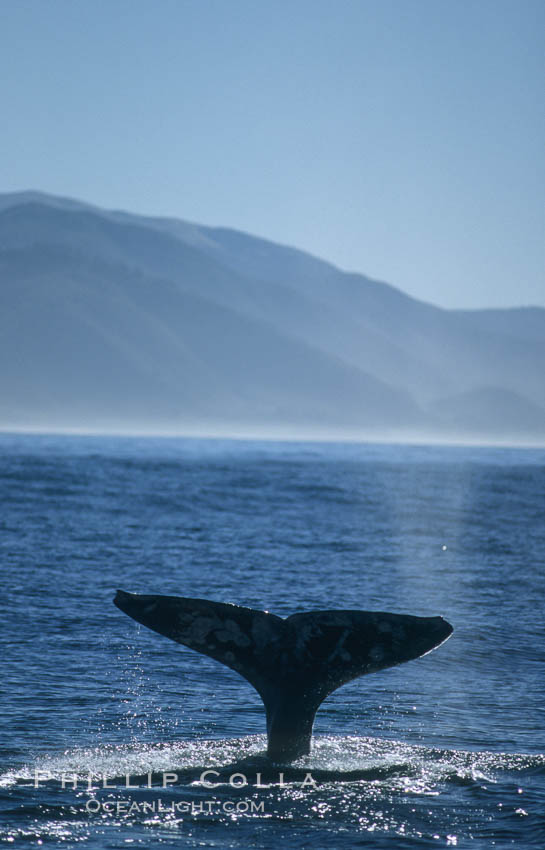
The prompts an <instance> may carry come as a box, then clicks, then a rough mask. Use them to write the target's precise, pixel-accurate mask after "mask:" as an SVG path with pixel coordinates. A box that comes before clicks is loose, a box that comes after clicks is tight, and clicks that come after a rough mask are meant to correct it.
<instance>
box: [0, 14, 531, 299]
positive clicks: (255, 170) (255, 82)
mask: <svg viewBox="0 0 545 850" xmlns="http://www.w3.org/2000/svg"><path fill="white" fill-rule="evenodd" d="M0 12H1V16H0V92H1V104H2V114H1V119H2V131H1V134H0V150H1V158H0V171H1V173H0V177H1V179H0V191H14V190H18V189H27V188H34V189H41V190H44V191H48V192H52V193H56V194H62V195H68V196H72V197H76V198H80V199H82V200H87V201H91V202H93V203H97V204H99V205H103V206H106V207H115V208H122V209H128V210H130V211H134V212H142V213H151V214H160V215H170V216H177V217H180V218H185V219H188V220H190V221H198V222H201V223H204V224H212V225H216V224H217V225H224V226H229V227H234V228H237V229H241V230H245V231H247V232H250V233H254V234H258V235H261V236H265V237H267V238H270V239H272V240H274V241H278V242H283V243H288V244H292V245H295V246H297V247H300V248H303V249H305V250H308V251H310V252H311V253H314V254H316V255H318V256H321V257H323V258H325V259H328V260H330V261H332V262H334V263H336V264H337V265H339V266H340V267H342V268H344V269H348V270H353V271H360V272H363V273H365V274H368V275H370V276H372V277H376V278H378V279H381V280H386V281H388V282H390V283H392V284H394V285H396V286H398V287H400V288H401V289H403V290H404V291H406V292H408V293H410V294H412V295H414V296H416V297H418V298H422V299H424V300H428V301H432V302H434V303H436V304H439V305H442V306H447V307H486V306H511V305H523V304H541V305H545V274H544V271H545V233H544V227H543V222H544V203H543V200H544V188H545V174H544V172H545V167H544V155H543V154H544V142H545V126H544V125H545V118H544V99H545V98H544V94H543V90H544V79H545V73H544V71H545V67H544V66H545V60H544V55H545V50H544V47H545V44H544V33H545V2H544V0H509V2H505V0H456V2H451V0H372V2H371V0H354V1H353V2H352V1H351V0H291V2H285V0H275V2H274V3H273V2H269V0H153V2H148V0H0Z"/></svg>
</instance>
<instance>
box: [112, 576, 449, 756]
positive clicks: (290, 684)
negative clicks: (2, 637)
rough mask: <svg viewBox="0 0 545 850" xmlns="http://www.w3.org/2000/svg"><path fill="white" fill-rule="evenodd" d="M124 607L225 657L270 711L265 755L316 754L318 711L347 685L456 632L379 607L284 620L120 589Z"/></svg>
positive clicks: (146, 622)
mask: <svg viewBox="0 0 545 850" xmlns="http://www.w3.org/2000/svg"><path fill="white" fill-rule="evenodd" d="M114 603H115V604H116V605H117V607H118V608H120V609H121V611H124V612H125V614H128V615H129V616H130V617H132V618H133V619H135V620H137V621H138V622H139V623H142V624H143V625H144V626H147V627H148V628H150V629H153V630H154V631H156V632H159V634H162V635H165V636H166V637H169V638H171V639H172V640H175V641H177V642H178V643H181V644H183V645H184V646H188V647H190V649H195V650H197V651H198V652H202V653H204V655H209V656H210V657H211V658H215V659H216V661H221V662H222V664H226V665H227V667H231V669H232V670H236V672H237V673H240V675H241V676H244V678H245V679H247V680H248V682H250V684H251V685H253V687H254V688H255V689H256V691H257V692H258V694H259V695H260V697H261V699H262V700H263V703H264V705H265V710H266V713H267V738H268V747H267V755H268V756H269V757H270V758H272V759H274V760H276V761H291V760H292V759H295V758H298V757H299V756H302V755H306V754H307V753H309V752H310V739H311V735H312V725H313V723H314V715H315V714H316V711H317V709H318V706H319V705H320V703H322V702H323V700H324V699H325V698H326V697H327V696H328V695H329V694H330V693H332V692H333V691H334V690H336V689H337V688H339V687H340V686H341V685H344V684H346V682H350V681H351V680H352V679H356V678H357V677H358V676H364V675H365V674H367V673H375V672H376V671H377V670H383V669H384V668H385V667H393V666H395V665H396V664H401V663H403V662H404V661H410V660H412V659H413V658H419V657H420V656H421V655H425V654H426V653H428V652H430V651H431V650H432V649H435V647H437V646H439V645H440V644H441V643H443V641H445V640H446V639H447V638H448V637H450V635H451V634H452V626H451V625H450V624H449V623H447V622H446V620H443V618H442V617H413V616H410V615H408V614H388V613H382V612H378V611H309V612H308V613H304V614H292V615H291V617H287V618H286V619H282V618H281V617H277V616H276V615H275V614H270V613H269V612H268V611H256V610H254V609H252V608H243V607H242V606H239V605H230V604H226V603H224V602H210V601H209V600H207V599H185V598H183V597H180V596H147V595H140V594H136V593H125V591H123V590H118V591H117V594H116V597H115V599H114Z"/></svg>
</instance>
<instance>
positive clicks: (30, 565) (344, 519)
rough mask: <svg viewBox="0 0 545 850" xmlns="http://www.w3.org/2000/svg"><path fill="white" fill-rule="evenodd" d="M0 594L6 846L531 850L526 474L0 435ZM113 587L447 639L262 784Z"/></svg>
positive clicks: (542, 757)
mask: <svg viewBox="0 0 545 850" xmlns="http://www.w3.org/2000/svg"><path fill="white" fill-rule="evenodd" d="M0 572H1V578H2V594H1V597H0V606H1V609H0V610H1V617H0V655H1V659H2V664H1V672H2V675H1V682H2V686H1V694H0V718H1V720H0V723H1V737H0V840H1V841H3V842H6V844H8V845H13V846H25V847H26V846H39V845H44V846H48V847H57V846H58V847H65V848H68V847H80V846H81V847H88V848H101V850H102V848H122V847H123V848H125V847H127V846H131V845H133V846H137V845H138V846H143V847H149V846H152V845H153V846H155V845H161V846H164V847H216V848H223V847H255V848H276V847H279V846H284V845H288V846H290V847H294V848H303V847H324V846H332V847H336V848H345V847H347V848H348V847H366V848H374V847H377V848H382V847H391V848H404V847H407V848H412V847H414V848H420V847H441V846H451V847H454V846H456V847H471V848H475V850H480V848H490V847H495V848H501V847H515V848H540V850H541V848H543V847H545V704H544V695H545V690H544V684H545V675H544V674H545V452H544V451H542V450H530V449H526V450H515V449H497V448H462V447H449V448H446V447H425V446H420V447H418V446H412V447H411V446H388V445H381V446H378V445H349V444H344V445H341V444H319V443H292V444H290V443H274V442H244V441H235V440H233V441H227V440H225V441H220V440H182V439H152V438H149V439H143V438H142V439H140V438H106V437H76V436H71V437H69V436H64V437H59V436H36V435H33V436H31V435H26V436H25V435H18V436H15V435H9V434H4V435H1V436H0ZM116 587H120V588H122V589H124V590H129V591H135V592H140V593H165V594H174V595H183V596H197V597H205V598H210V599H215V600H219V601H227V602H236V603H239V604H243V605H248V606H250V607H255V608H260V609H268V610H270V611H273V612H274V613H276V614H279V615H281V616H287V615H289V614H291V613H294V612H296V611H301V610H310V609H324V608H352V609H354V608H358V609H363V610H382V611H394V612H400V613H411V614H417V615H422V616H427V615H437V614H441V615H442V616H444V617H445V618H446V619H447V620H448V621H449V622H450V623H451V624H452V625H453V626H454V634H453V636H452V637H451V638H450V640H449V641H447V643H445V644H444V645H443V646H441V647H439V648H438V649H437V650H435V651H434V652H432V653H431V654H429V655H427V656H425V657H424V658H421V659H418V660H416V661H412V662H409V663H408V664H404V665H401V666H399V667H396V668H393V669H390V670H385V671H382V672H380V673H376V674H373V675H370V676H366V677H363V678H360V679H358V680H356V681H355V682H352V683H350V684H349V685H346V686H345V687H343V688H341V689H339V690H338V691H337V692H335V693H334V694H333V695H331V696H330V697H329V698H328V699H327V700H326V701H325V703H324V704H323V705H322V707H321V709H320V710H319V712H318V714H317V717H316V724H315V737H314V741H313V749H312V752H311V754H310V756H307V757H305V758H304V759H300V760H299V761H297V762H295V763H294V764H293V765H285V766H281V765H273V764H270V763H269V762H268V761H267V759H266V758H265V756H264V750H265V746H266V739H265V735H264V731H265V721H264V711H263V708H262V705H261V701H260V699H259V697H258V695H257V694H256V693H255V692H254V691H253V690H252V688H251V687H250V685H249V684H248V683H247V682H245V681H244V680H243V679H242V678H240V677H239V676H237V675H236V674H235V673H234V672H232V671H231V670H229V669H227V668H225V667H223V666H222V665H220V664H218V663H216V662H214V661H213V660H212V659H209V658H207V657H204V656H201V655H199V654H197V653H194V652H192V651H191V650H188V649H185V648H184V647H181V646H178V645H177V644H175V643H173V642H172V641H169V640H167V639H166V638H163V637H161V636H160V635H157V634H155V633H153V632H151V631H149V630H147V629H145V628H144V627H141V626H138V625H137V624H136V623H134V622H133V621H132V620H131V619H129V618H128V617H126V616H125V615H124V614H123V613H121V612H120V611H119V610H117V608H115V607H114V605H113V604H112V598H113V595H114V591H115V588H116ZM204 771H215V772H214V773H207V774H205V776H204V777H203V776H202V774H203V772H204ZM212 782H213V786H212ZM127 785H129V786H131V787H126V786H127ZM163 785H164V787H163Z"/></svg>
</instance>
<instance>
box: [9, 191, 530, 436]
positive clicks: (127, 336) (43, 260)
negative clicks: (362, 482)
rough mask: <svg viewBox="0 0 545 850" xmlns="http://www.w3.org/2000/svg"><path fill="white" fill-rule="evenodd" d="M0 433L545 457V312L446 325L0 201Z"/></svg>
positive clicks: (249, 266)
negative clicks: (419, 444)
mask: <svg viewBox="0 0 545 850" xmlns="http://www.w3.org/2000/svg"><path fill="white" fill-rule="evenodd" d="M0 358H1V362H2V370H1V372H0V392H1V399H2V401H1V403H0V428H4V429H7V428H45V429H65V428H77V429H84V430H95V429H100V430H108V429H114V430H120V431H144V430H152V431H166V432H179V433H196V432H204V433H241V434H242V433H245V434H251V433H256V434H269V435H275V434H281V435H284V436H289V435H292V436H301V435H306V436H317V437H321V436H339V437H341V436H352V437H362V438H374V439H376V438H386V439H412V438H423V439H428V438H436V439H479V440H486V439H491V440H505V441H529V442H536V441H537V442H545V369H544V368H543V364H545V310H544V309H541V308H537V307H527V308H520V309H512V310H480V311H461V310H457V311H456V310H442V309H439V308H437V307H434V306H432V305H430V304H425V303H423V302H420V301H416V300H415V299H412V298H410V297H409V296H407V295H405V294H404V293H402V292H400V291H399V290H397V289H395V288H394V287H392V286H389V285H387V284H384V283H378V282H377V281H373V280H370V279H368V278H366V277H364V276H362V275H358V274H348V273H346V272H342V271H340V270H339V269H337V268H335V267H334V266H332V265H330V264H328V263H326V262H323V261H321V260H317V259H316V258H314V257H311V256H309V255H308V254H305V253H303V252H301V251H298V250H296V249H293V248H287V247H284V246H279V245H275V244H273V243H271V242H267V241H265V240H263V239H258V238H255V237H252V236H249V235H247V234H244V233H238V232H236V231H232V230H228V229H222V228H210V227H203V226H200V225H195V224H190V223H187V222H183V221H177V220H174V219H160V218H149V217H143V216H136V215H130V214H128V213H124V212H111V211H105V210H101V209H99V208H97V207H93V206H91V205H87V204H83V203H79V202H77V201H71V200H65V199H62V198H56V197H51V196H46V195H43V194H40V193H36V192H22V193H16V194H10V195H0Z"/></svg>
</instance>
